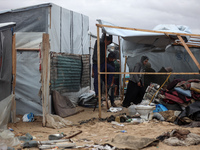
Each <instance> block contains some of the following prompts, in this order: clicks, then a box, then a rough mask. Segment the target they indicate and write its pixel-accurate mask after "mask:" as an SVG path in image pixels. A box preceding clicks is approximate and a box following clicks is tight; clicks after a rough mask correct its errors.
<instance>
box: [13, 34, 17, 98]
mask: <svg viewBox="0 0 200 150" xmlns="http://www.w3.org/2000/svg"><path fill="white" fill-rule="evenodd" d="M15 37H16V34H14V35H13V37H12V74H13V94H15V86H16V67H17V65H16V64H17V62H16V60H17V53H16V50H15V43H16V40H15Z"/></svg>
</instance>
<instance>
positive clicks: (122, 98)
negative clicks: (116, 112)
mask: <svg viewBox="0 0 200 150" xmlns="http://www.w3.org/2000/svg"><path fill="white" fill-rule="evenodd" d="M126 63H127V56H125V63H124V72H123V73H122V72H120V73H122V74H124V77H123V87H122V97H121V101H123V100H124V86H125V72H126Z"/></svg>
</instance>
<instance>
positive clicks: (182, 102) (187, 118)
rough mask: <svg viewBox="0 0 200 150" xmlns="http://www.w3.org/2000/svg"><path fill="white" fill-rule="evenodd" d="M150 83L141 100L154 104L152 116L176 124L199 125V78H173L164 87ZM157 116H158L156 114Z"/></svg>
mask: <svg viewBox="0 0 200 150" xmlns="http://www.w3.org/2000/svg"><path fill="white" fill-rule="evenodd" d="M159 88H160V85H158V84H155V83H151V84H150V86H148V87H147V89H146V93H145V95H144V97H143V99H144V100H143V101H147V103H148V102H149V103H151V104H155V106H156V109H155V110H153V112H154V117H155V114H156V113H159V114H160V115H159V116H160V117H159V120H161V121H169V122H173V123H175V124H178V125H191V126H194V123H195V124H196V126H200V123H196V122H198V121H200V80H198V79H190V80H187V81H184V80H181V79H175V80H173V81H172V82H170V83H169V84H168V85H167V86H166V87H164V88H161V89H159ZM157 118H158V116H157Z"/></svg>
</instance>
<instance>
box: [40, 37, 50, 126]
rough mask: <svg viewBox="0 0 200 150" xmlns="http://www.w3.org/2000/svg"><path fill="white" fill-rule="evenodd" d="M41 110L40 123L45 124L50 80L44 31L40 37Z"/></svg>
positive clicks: (48, 58) (48, 55)
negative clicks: (41, 118)
mask: <svg viewBox="0 0 200 150" xmlns="http://www.w3.org/2000/svg"><path fill="white" fill-rule="evenodd" d="M41 54H42V58H41V59H42V65H41V67H42V72H41V78H42V110H43V120H42V125H43V126H46V115H47V114H48V113H49V112H48V111H49V108H48V107H49V105H48V104H49V90H50V89H49V82H50V44H49V34H46V33H44V34H43V37H42V50H41Z"/></svg>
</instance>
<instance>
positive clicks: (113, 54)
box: [108, 51, 116, 59]
mask: <svg viewBox="0 0 200 150" xmlns="http://www.w3.org/2000/svg"><path fill="white" fill-rule="evenodd" d="M115 57H116V56H115V53H114V52H113V51H111V52H110V53H109V54H108V58H113V59H115Z"/></svg>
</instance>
